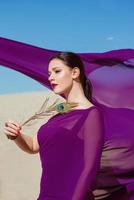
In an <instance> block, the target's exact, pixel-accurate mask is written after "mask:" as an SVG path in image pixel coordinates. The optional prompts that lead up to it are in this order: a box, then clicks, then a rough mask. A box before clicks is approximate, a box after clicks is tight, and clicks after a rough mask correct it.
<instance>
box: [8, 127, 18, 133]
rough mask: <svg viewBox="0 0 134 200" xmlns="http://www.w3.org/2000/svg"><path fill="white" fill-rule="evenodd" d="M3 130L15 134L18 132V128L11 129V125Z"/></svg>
mask: <svg viewBox="0 0 134 200" xmlns="http://www.w3.org/2000/svg"><path fill="white" fill-rule="evenodd" d="M5 130H7V131H9V132H11V133H15V134H17V135H18V134H19V129H13V128H11V127H6V128H5Z"/></svg>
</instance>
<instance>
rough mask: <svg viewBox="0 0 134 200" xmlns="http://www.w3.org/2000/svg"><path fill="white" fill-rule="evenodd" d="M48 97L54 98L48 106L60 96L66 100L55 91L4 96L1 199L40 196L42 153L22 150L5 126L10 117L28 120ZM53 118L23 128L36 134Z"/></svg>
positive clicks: (1, 107)
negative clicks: (40, 154) (40, 156)
mask: <svg viewBox="0 0 134 200" xmlns="http://www.w3.org/2000/svg"><path fill="white" fill-rule="evenodd" d="M46 97H50V101H49V103H48V105H51V104H52V103H53V102H54V101H55V100H56V99H58V100H59V102H60V101H63V98H61V97H60V96H59V95H55V94H54V93H53V92H51V91H50V92H31V93H18V94H7V95H0V200H36V199H37V196H38V193H39V184H40V176H41V164H40V158H39V154H33V155H32V154H28V153H26V152H24V151H22V150H21V149H20V148H19V147H18V146H17V145H16V144H15V142H14V141H12V140H8V139H7V137H6V135H5V134H4V133H3V127H4V123H5V122H6V121H7V120H9V119H12V120H15V121H17V122H19V123H21V122H23V121H24V120H26V119H27V118H28V117H29V116H31V115H32V114H34V113H35V112H36V111H37V110H38V109H39V108H40V106H41V104H42V103H43V102H44V100H45V99H46ZM50 117H51V116H49V117H48V116H47V117H45V118H44V119H40V120H37V121H35V122H34V123H33V124H32V126H30V127H28V126H27V127H24V128H23V131H24V132H25V134H29V135H31V136H33V135H35V134H36V132H37V130H38V128H39V127H40V125H41V124H43V123H45V122H47V120H48V119H49V118H50Z"/></svg>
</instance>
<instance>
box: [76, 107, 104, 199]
mask: <svg viewBox="0 0 134 200" xmlns="http://www.w3.org/2000/svg"><path fill="white" fill-rule="evenodd" d="M83 126H84V127H83V139H84V167H83V171H82V173H81V175H80V177H79V179H78V182H77V185H76V188H75V191H74V194H73V198H72V200H84V199H85V198H84V197H85V195H86V193H87V192H88V191H92V189H93V186H94V183H95V180H96V176H97V170H98V169H99V166H100V158H101V153H102V147H103V143H104V124H103V117H102V115H101V112H100V110H99V109H98V108H94V109H92V110H91V111H90V112H89V113H88V115H87V117H86V120H85V122H84V124H83Z"/></svg>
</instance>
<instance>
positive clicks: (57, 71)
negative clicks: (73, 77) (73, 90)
mask: <svg viewBox="0 0 134 200" xmlns="http://www.w3.org/2000/svg"><path fill="white" fill-rule="evenodd" d="M60 71H61V70H56V71H55V73H59V72H60ZM50 75H51V74H48V76H50Z"/></svg>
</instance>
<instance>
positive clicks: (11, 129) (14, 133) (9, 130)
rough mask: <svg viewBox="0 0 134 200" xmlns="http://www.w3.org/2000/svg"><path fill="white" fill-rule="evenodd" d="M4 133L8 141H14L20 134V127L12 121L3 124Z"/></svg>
mask: <svg viewBox="0 0 134 200" xmlns="http://www.w3.org/2000/svg"><path fill="white" fill-rule="evenodd" d="M4 133H5V134H6V136H7V138H8V139H10V140H15V139H16V138H17V137H18V136H19V135H20V134H21V126H20V125H19V124H18V123H17V122H14V121H12V120H9V121H8V122H6V123H5V128H4Z"/></svg>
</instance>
